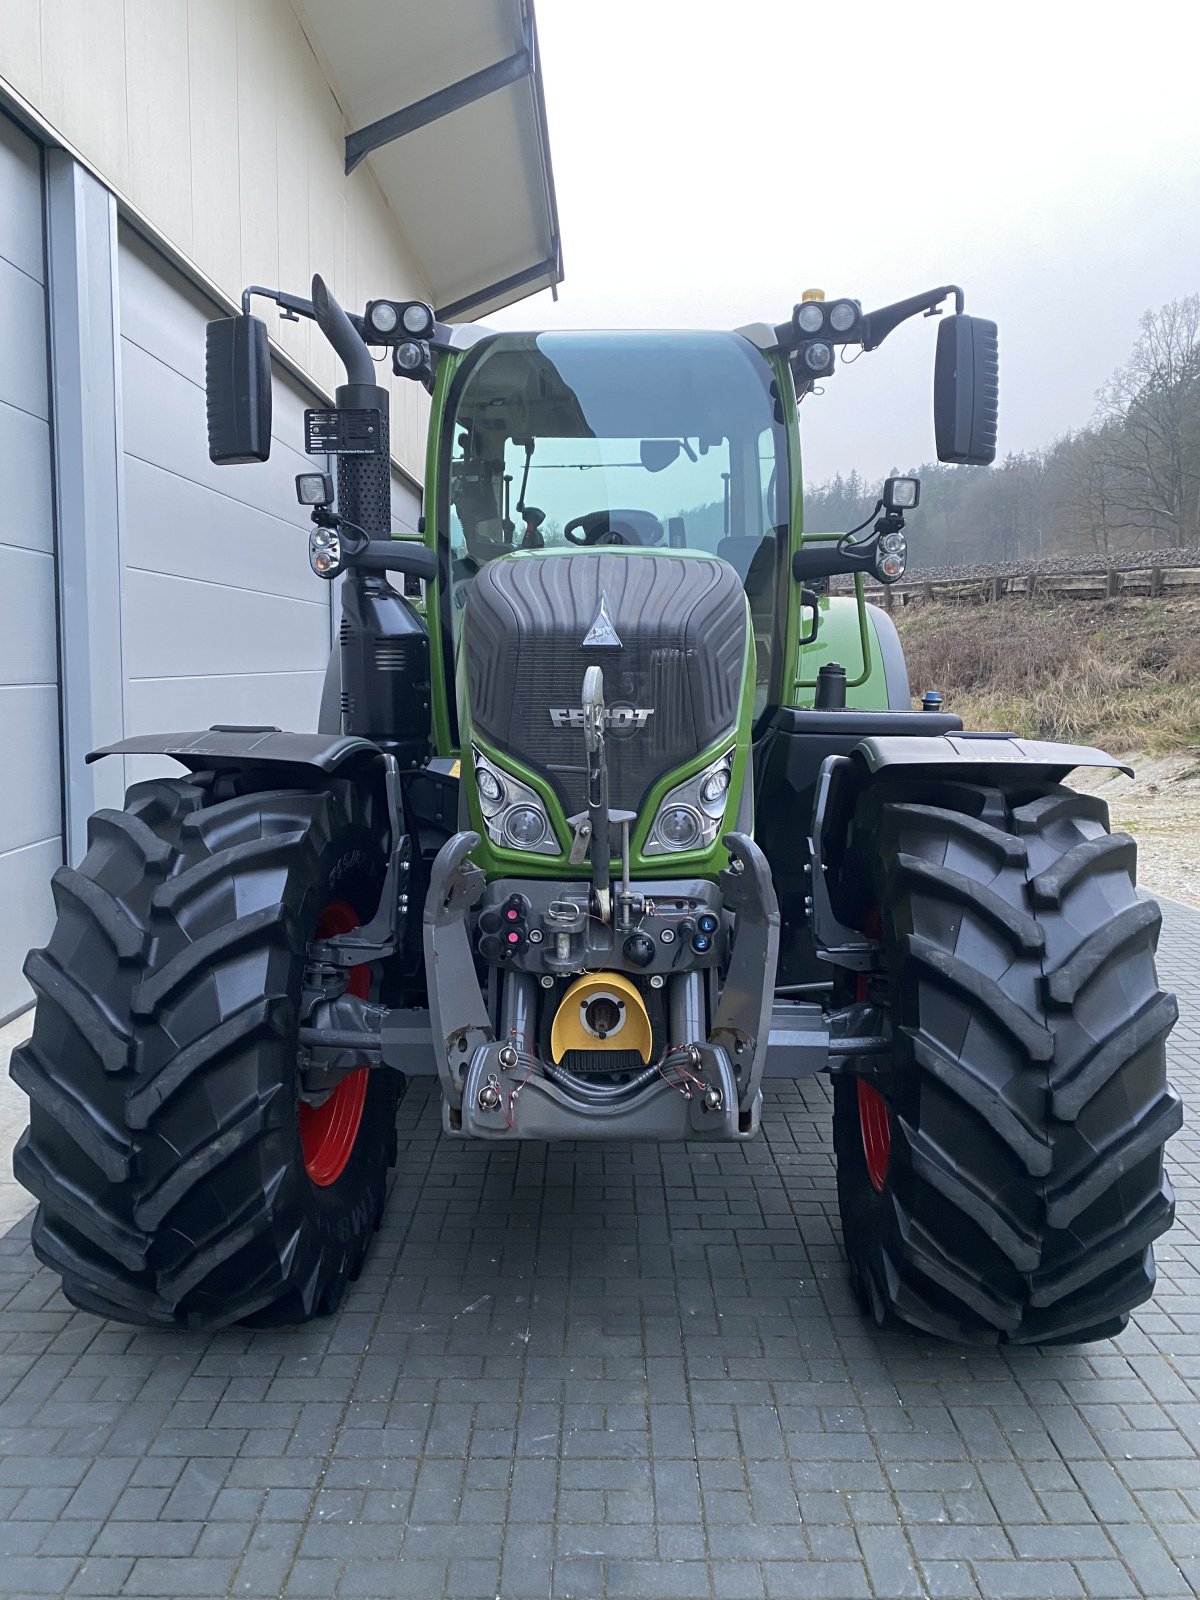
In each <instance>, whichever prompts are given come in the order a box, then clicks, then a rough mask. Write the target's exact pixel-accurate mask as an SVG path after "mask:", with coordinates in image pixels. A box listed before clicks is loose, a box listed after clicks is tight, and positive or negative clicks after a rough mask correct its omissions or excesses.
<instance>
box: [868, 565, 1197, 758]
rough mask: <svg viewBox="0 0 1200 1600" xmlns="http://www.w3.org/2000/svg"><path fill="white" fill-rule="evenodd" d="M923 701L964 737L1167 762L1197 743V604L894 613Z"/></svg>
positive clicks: (926, 608)
mask: <svg viewBox="0 0 1200 1600" xmlns="http://www.w3.org/2000/svg"><path fill="white" fill-rule="evenodd" d="M895 620H896V623H897V625H898V626H899V628H900V636H901V639H902V641H903V644H904V654H905V657H906V658H907V661H908V671H909V677H910V679H911V681H912V686H913V692H914V695H915V697H916V700H917V703H919V702H920V697H921V695H922V694H923V693H924V691H925V690H926V689H940V690H941V692H942V694H943V696H944V697H945V702H946V710H947V711H954V712H956V713H957V714H958V715H959V716H960V717H962V719H963V722H964V724H965V725H966V726H967V727H968V728H979V729H984V730H1007V731H1009V732H1012V733H1018V734H1022V735H1024V736H1025V737H1027V738H1037V739H1061V740H1065V741H1067V742H1068V743H1081V744H1099V745H1105V746H1108V747H1110V748H1113V749H1118V750H1146V751H1149V752H1152V753H1157V754H1165V753H1167V752H1170V751H1176V750H1183V749H1187V748H1188V747H1189V746H1196V745H1200V601H1197V600H1191V599H1187V600H1185V599H1171V600H1140V599H1125V600H1095V601H1087V600H1078V601H1071V602H1065V601H1063V602H1057V603H1049V604H1036V603H1035V604H1030V603H1029V601H1027V600H1025V599H1021V598H1017V597H1015V596H1014V597H1011V598H1008V599H1005V600H1000V601H997V602H996V603H994V604H992V605H971V606H968V605H955V606H950V605H938V604H934V605H920V606H915V607H909V608H908V609H907V610H906V611H898V612H896V613H895Z"/></svg>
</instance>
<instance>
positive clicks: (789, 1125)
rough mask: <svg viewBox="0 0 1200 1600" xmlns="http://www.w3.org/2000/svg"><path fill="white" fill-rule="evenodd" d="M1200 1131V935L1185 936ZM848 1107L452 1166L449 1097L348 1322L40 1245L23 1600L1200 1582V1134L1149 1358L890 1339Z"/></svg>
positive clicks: (18, 1470) (707, 1598) (9, 1438)
mask: <svg viewBox="0 0 1200 1600" xmlns="http://www.w3.org/2000/svg"><path fill="white" fill-rule="evenodd" d="M1165 910H1166V927H1165V931H1164V938H1163V944H1162V952H1161V970H1162V976H1163V980H1164V983H1165V984H1166V985H1167V986H1168V987H1172V988H1174V989H1175V990H1176V991H1177V992H1178V993H1179V995H1180V998H1181V1002H1182V1005H1183V1020H1182V1021H1181V1023H1180V1025H1179V1028H1178V1029H1177V1031H1176V1033H1175V1035H1174V1040H1173V1045H1172V1059H1173V1076H1174V1079H1175V1081H1176V1084H1177V1085H1178V1086H1179V1088H1180V1089H1181V1090H1182V1092H1183V1093H1184V1095H1185V1096H1186V1097H1187V1098H1188V1099H1189V1100H1190V1102H1191V1104H1192V1105H1196V1104H1197V1103H1198V1102H1200V1083H1198V1081H1197V1080H1198V1079H1200V913H1195V912H1190V911H1187V910H1185V909H1183V908H1176V907H1173V906H1168V907H1166V908H1165ZM829 1113H830V1107H829V1097H828V1094H827V1093H826V1090H825V1087H824V1086H823V1084H822V1083H821V1082H811V1083H808V1084H806V1085H803V1086H801V1087H789V1088H787V1089H783V1090H778V1091H773V1092H772V1094H771V1096H770V1104H769V1106H768V1109H767V1113H766V1115H765V1116H764V1118H763V1137H762V1138H761V1139H760V1140H759V1141H757V1142H756V1143H755V1144H753V1145H749V1146H747V1147H745V1148H736V1149H729V1150H714V1149H713V1148H711V1147H709V1148H704V1147H702V1146H699V1145H694V1146H683V1145H678V1146H668V1147H653V1146H646V1147H640V1146H632V1145H630V1146H610V1147H607V1148H597V1149H579V1148H571V1147H561V1146H560V1147H553V1146H551V1147H545V1146H534V1145H530V1146H527V1147H525V1148H523V1149H521V1150H520V1151H519V1153H510V1152H507V1151H505V1152H499V1153H497V1152H493V1151H490V1150H488V1149H487V1148H484V1147H481V1146H478V1145H463V1144H454V1143H451V1142H449V1141H446V1140H444V1139H442V1138H441V1136H440V1133H439V1121H438V1116H437V1112H436V1106H435V1103H434V1101H433V1098H432V1096H430V1095H429V1094H428V1093H427V1092H426V1091H425V1090H423V1089H421V1090H416V1091H414V1092H413V1093H412V1094H410V1096H409V1097H408V1099H407V1100H406V1101H405V1103H404V1106H403V1108H402V1113H401V1121H402V1137H401V1167H400V1173H399V1177H398V1179H397V1182H396V1187H395V1191H394V1193H393V1195H392V1198H391V1202H390V1205H389V1208H388V1212H387V1219H386V1222H385V1226H384V1229H383V1231H382V1233H381V1234H380V1237H379V1240H378V1242H377V1244H376V1246H375V1249H374V1251H373V1252H372V1255H371V1257H370V1260H369V1263H368V1266H367V1269H366V1271H365V1273H364V1275H363V1277H362V1279H361V1280H360V1281H359V1283H358V1284H357V1285H356V1286H355V1287H354V1289H353V1291H352V1292H351V1294H350V1296H349V1298H348V1300H347V1302H346V1304H345V1307H344V1309H343V1311H342V1313H341V1314H340V1315H339V1316H338V1317H336V1318H335V1319H333V1320H330V1321H326V1322H322V1323H320V1324H318V1325H315V1326H310V1327H308V1328H305V1329H300V1330H297V1331H294V1332H284V1333H271V1334H265V1333H250V1332H245V1331H231V1332H225V1333H221V1334H218V1335H216V1336H213V1337H192V1336H187V1335H179V1336H166V1335H163V1334H159V1333H144V1332H136V1331H133V1330H130V1329H127V1328H122V1327H118V1326H114V1325H111V1324H105V1323H101V1322H99V1321H97V1320H96V1319H95V1318H93V1317H91V1316H87V1315H84V1314H83V1313H80V1312H75V1311H72V1309H71V1308H70V1307H69V1306H68V1305H67V1304H66V1303H65V1302H64V1301H63V1300H62V1298H61V1297H60V1295H59V1294H58V1293H57V1291H56V1288H55V1280H54V1279H53V1278H52V1277H51V1276H50V1274H48V1273H46V1272H43V1271H41V1270H40V1269H39V1268H38V1267H37V1265H36V1263H35V1262H34V1259H33V1256H32V1254H31V1251H30V1248H29V1224H28V1219H26V1220H25V1221H23V1222H21V1223H20V1224H18V1226H17V1227H16V1228H15V1229H14V1230H13V1231H12V1232H10V1233H9V1234H8V1235H7V1236H6V1237H5V1238H4V1239H3V1240H2V1241H0V1273H2V1274H3V1276H2V1287H0V1397H3V1398H2V1400H0V1592H2V1593H3V1594H5V1595H7V1596H18V1595H24V1594H31V1595H32V1594H37V1595H47V1594H50V1595H59V1594H68V1595H72V1596H74V1595H93V1596H102V1595H108V1596H132V1595H141V1596H158V1597H164V1596H193V1595H194V1596H212V1597H215V1596H226V1595H241V1596H252V1597H253V1596H288V1597H291V1596H321V1597H326V1596H334V1595H337V1596H378V1597H381V1600H382V1597H388V1600H399V1597H407V1596H413V1597H420V1600H439V1597H442V1596H458V1597H463V1600H472V1597H485V1600H493V1597H496V1596H501V1597H503V1600H525V1597H533V1596H555V1597H557V1596H577V1597H579V1600H600V1597H602V1596H612V1597H618V1596H629V1597H636V1600H656V1597H658V1600H690V1597H697V1600H791V1597H801V1596H818V1597H821V1596H823V1597H826V1600H856V1597H859V1596H862V1597H871V1596H874V1597H878V1600H884V1597H892V1596H897V1597H899V1596H929V1597H931V1596H976V1597H988V1600H993V1597H994V1600H1048V1597H1051V1596H1059V1595H1075V1596H1095V1597H1113V1600H1124V1597H1126V1596H1139V1597H1148V1600H1167V1597H1178V1596H1187V1595H1192V1594H1195V1593H1197V1592H1198V1590H1200V1460H1198V1447H1200V1300H1198V1299H1197V1295H1196V1282H1197V1270H1198V1268H1200V1245H1198V1237H1197V1228H1198V1222H1200V1210H1198V1205H1197V1200H1198V1193H1197V1190H1198V1185H1197V1178H1198V1169H1200V1148H1198V1141H1197V1132H1196V1127H1197V1124H1196V1120H1195V1118H1194V1116H1193V1117H1192V1119H1191V1120H1190V1121H1189V1123H1188V1124H1187V1126H1186V1127H1185V1129H1184V1131H1183V1132H1182V1133H1181V1134H1180V1135H1179V1136H1178V1137H1177V1138H1176V1139H1175V1140H1174V1141H1173V1143H1172V1145H1171V1148H1170V1156H1171V1162H1170V1164H1171V1168H1172V1172H1173V1176H1174V1179H1175V1183H1176V1188H1177V1192H1178V1196H1179V1221H1178V1223H1177V1225H1176V1227H1175V1229H1174V1231H1173V1232H1172V1233H1171V1234H1170V1235H1169V1236H1168V1237H1167V1239H1166V1240H1165V1241H1164V1242H1162V1243H1161V1244H1160V1246H1159V1252H1158V1259H1159V1286H1158V1292H1157V1294H1156V1296H1155V1298H1154V1300H1153V1301H1152V1302H1151V1303H1150V1304H1149V1305H1148V1306H1146V1307H1143V1308H1142V1309H1141V1310H1140V1311H1139V1312H1138V1313H1137V1314H1136V1317H1135V1321H1134V1323H1133V1324H1131V1326H1130V1328H1129V1330H1128V1332H1127V1333H1126V1334H1125V1335H1123V1336H1122V1337H1121V1338H1120V1339H1117V1340H1113V1341H1110V1342H1108V1343H1104V1344H1100V1345H1095V1346H1090V1347H1086V1348H1065V1349H1060V1350H1051V1351H1045V1352H1038V1351H1030V1350H1000V1351H989V1352H968V1351H964V1350H961V1349H956V1348H950V1347H947V1346H944V1345H938V1344H936V1343H934V1342H933V1341H930V1340H926V1339H920V1338H903V1337H901V1338H894V1337H886V1338H885V1337H881V1336H879V1335H877V1334H876V1333H875V1332H873V1331H872V1330H871V1328H869V1327H868V1326H867V1325H866V1324H865V1323H864V1322H863V1320H862V1319H861V1317H860V1316H859V1315H858V1313H857V1311H856V1310H855V1309H854V1307H853V1305H852V1303H851V1299H850V1295H849V1292H848V1289H847V1284H846V1277H845V1271H844V1267H843V1263H842V1259H841V1255H840V1248H839V1242H838V1233H837V1221H836V1204H835V1196H834V1174H833V1162H832V1156H831V1151H830V1115H829Z"/></svg>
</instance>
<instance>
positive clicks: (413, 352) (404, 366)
mask: <svg viewBox="0 0 1200 1600" xmlns="http://www.w3.org/2000/svg"><path fill="white" fill-rule="evenodd" d="M396 365H397V366H398V367H399V368H400V370H401V371H402V372H416V370H417V369H418V367H423V366H424V365H425V346H424V345H423V344H417V343H416V342H415V340H412V339H408V340H406V341H405V343H404V344H398V345H397V346H396Z"/></svg>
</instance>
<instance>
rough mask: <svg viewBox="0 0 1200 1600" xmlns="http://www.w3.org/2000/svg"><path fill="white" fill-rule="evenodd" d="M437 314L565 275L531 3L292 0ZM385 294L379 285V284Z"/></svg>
mask: <svg viewBox="0 0 1200 1600" xmlns="http://www.w3.org/2000/svg"><path fill="white" fill-rule="evenodd" d="M293 4H294V5H295V8H296V11H297V13H298V15H299V16H300V19H301V22H302V23H303V26H304V28H305V31H306V33H307V34H308V37H309V40H310V42H311V43H312V45H313V48H314V49H315V51H316V52H317V54H318V56H319V57H320V58H321V60H322V64H323V66H324V68H325V70H326V72H327V73H328V75H329V78H330V82H331V86H332V88H333V90H334V93H335V94H336V95H337V97H338V101H339V103H340V105H341V107H342V111H343V113H344V115H345V117H346V121H347V123H348V125H349V127H350V130H351V131H350V133H349V134H348V136H347V139H346V170H347V172H351V171H353V170H354V168H355V167H356V166H358V165H359V163H360V162H362V161H366V162H368V163H369V164H370V166H371V168H372V170H373V171H374V174H375V177H376V178H377V180H378V182H379V184H380V186H381V188H382V189H383V192H384V195H385V196H386V198H387V200H388V203H389V204H390V205H391V207H392V209H393V210H394V211H395V213H396V217H397V219H398V221H399V222H400V225H401V227H402V228H403V229H404V232H405V235H406V237H407V238H408V240H409V243H410V244H411V246H412V249H413V252H414V254H415V256H416V258H417V260H418V262H419V264H420V265H421V267H422V269H423V270H424V273H425V276H426V278H427V279H428V281H429V285H430V290H431V293H432V296H433V300H434V305H435V307H436V309H437V312H438V316H439V318H440V319H441V320H442V321H454V320H461V319H464V318H475V317H480V316H484V315H486V314H487V313H488V312H491V311H496V310H498V309H499V308H500V307H501V306H506V305H511V304H512V303H513V302H514V301H516V300H522V299H524V298H525V296H526V295H530V294H534V293H536V292H537V290H539V289H546V288H550V289H552V288H554V286H555V285H556V284H558V283H559V282H561V280H562V251H561V247H560V244H559V236H558V210H557V206H556V203H555V196H554V176H553V173H552V171H551V166H550V145H549V140H548V137H547V133H546V111H545V104H544V100H543V96H542V77H541V66H540V62H539V59H538V43H537V25H536V22H535V20H534V13H533V0H436V3H434V4H425V5H411V4H409V5H398V4H396V0H354V4H353V5H346V4H344V3H343V0H293ZM384 292H386V291H384Z"/></svg>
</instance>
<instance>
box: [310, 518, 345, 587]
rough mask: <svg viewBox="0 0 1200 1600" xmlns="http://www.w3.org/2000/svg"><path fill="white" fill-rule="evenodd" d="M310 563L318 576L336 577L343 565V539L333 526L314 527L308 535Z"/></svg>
mask: <svg viewBox="0 0 1200 1600" xmlns="http://www.w3.org/2000/svg"><path fill="white" fill-rule="evenodd" d="M308 564H309V566H310V567H311V568H312V569H313V571H314V572H315V573H316V575H317V577H318V578H336V577H337V575H338V572H339V570H340V568H341V565H342V541H341V540H340V539H339V538H338V536H337V534H336V533H335V532H334V531H333V529H332V528H314V529H313V531H312V532H311V533H310V534H309V536H308Z"/></svg>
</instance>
